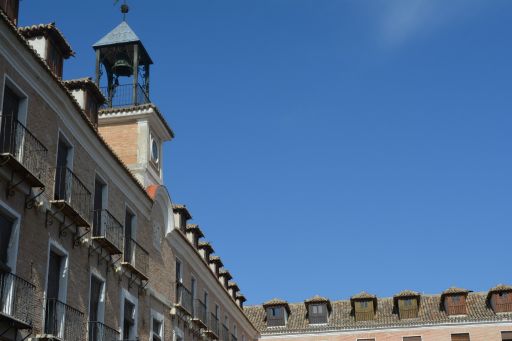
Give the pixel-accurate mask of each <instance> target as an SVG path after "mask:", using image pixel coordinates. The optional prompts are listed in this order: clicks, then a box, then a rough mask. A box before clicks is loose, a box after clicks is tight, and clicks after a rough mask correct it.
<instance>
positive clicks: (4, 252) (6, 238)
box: [0, 214, 14, 272]
mask: <svg viewBox="0 0 512 341" xmlns="http://www.w3.org/2000/svg"><path fill="white" fill-rule="evenodd" d="M13 226H14V220H13V219H12V218H10V217H7V216H5V215H3V214H0V272H11V268H10V267H9V266H8V264H9V263H10V262H9V244H10V243H11V238H12V232H13Z"/></svg>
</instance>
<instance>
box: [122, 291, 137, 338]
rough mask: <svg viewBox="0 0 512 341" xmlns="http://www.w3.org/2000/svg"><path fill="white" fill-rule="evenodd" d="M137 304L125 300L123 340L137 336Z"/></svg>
mask: <svg viewBox="0 0 512 341" xmlns="http://www.w3.org/2000/svg"><path fill="white" fill-rule="evenodd" d="M135 318H136V316H135V305H134V304H133V303H132V302H130V301H128V300H126V299H125V301H124V319H123V338H122V339H123V340H131V339H134V338H135Z"/></svg>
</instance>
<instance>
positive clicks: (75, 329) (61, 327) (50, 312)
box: [44, 298, 84, 341]
mask: <svg viewBox="0 0 512 341" xmlns="http://www.w3.org/2000/svg"><path fill="white" fill-rule="evenodd" d="M44 332H45V334H47V335H51V336H53V337H56V338H59V339H61V340H66V341H82V340H83V335H84V314H83V313H82V312H81V311H79V310H77V309H75V308H72V307H70V306H69V305H67V304H65V303H63V302H61V301H59V300H57V299H53V298H50V299H47V300H46V311H45V324H44Z"/></svg>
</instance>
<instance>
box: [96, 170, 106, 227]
mask: <svg viewBox="0 0 512 341" xmlns="http://www.w3.org/2000/svg"><path fill="white" fill-rule="evenodd" d="M106 188H107V185H105V183H104V182H103V181H102V180H101V179H99V178H98V177H96V179H95V180H94V203H93V205H94V220H93V236H103V234H104V232H105V231H103V228H102V226H103V224H102V223H103V221H102V220H103V219H102V218H103V213H102V210H103V209H104V208H105V207H103V205H104V204H103V202H104V200H105V192H106Z"/></svg>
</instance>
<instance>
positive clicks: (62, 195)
mask: <svg viewBox="0 0 512 341" xmlns="http://www.w3.org/2000/svg"><path fill="white" fill-rule="evenodd" d="M70 163H71V147H70V145H69V144H68V143H67V142H66V141H65V140H64V139H63V137H62V136H59V144H58V146H57V170H56V173H55V191H54V199H55V200H67V199H68V198H69V195H70V194H71V192H70V191H71V188H70V187H71V184H70V182H71V174H70V173H69V171H68V168H69V165H70Z"/></svg>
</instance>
